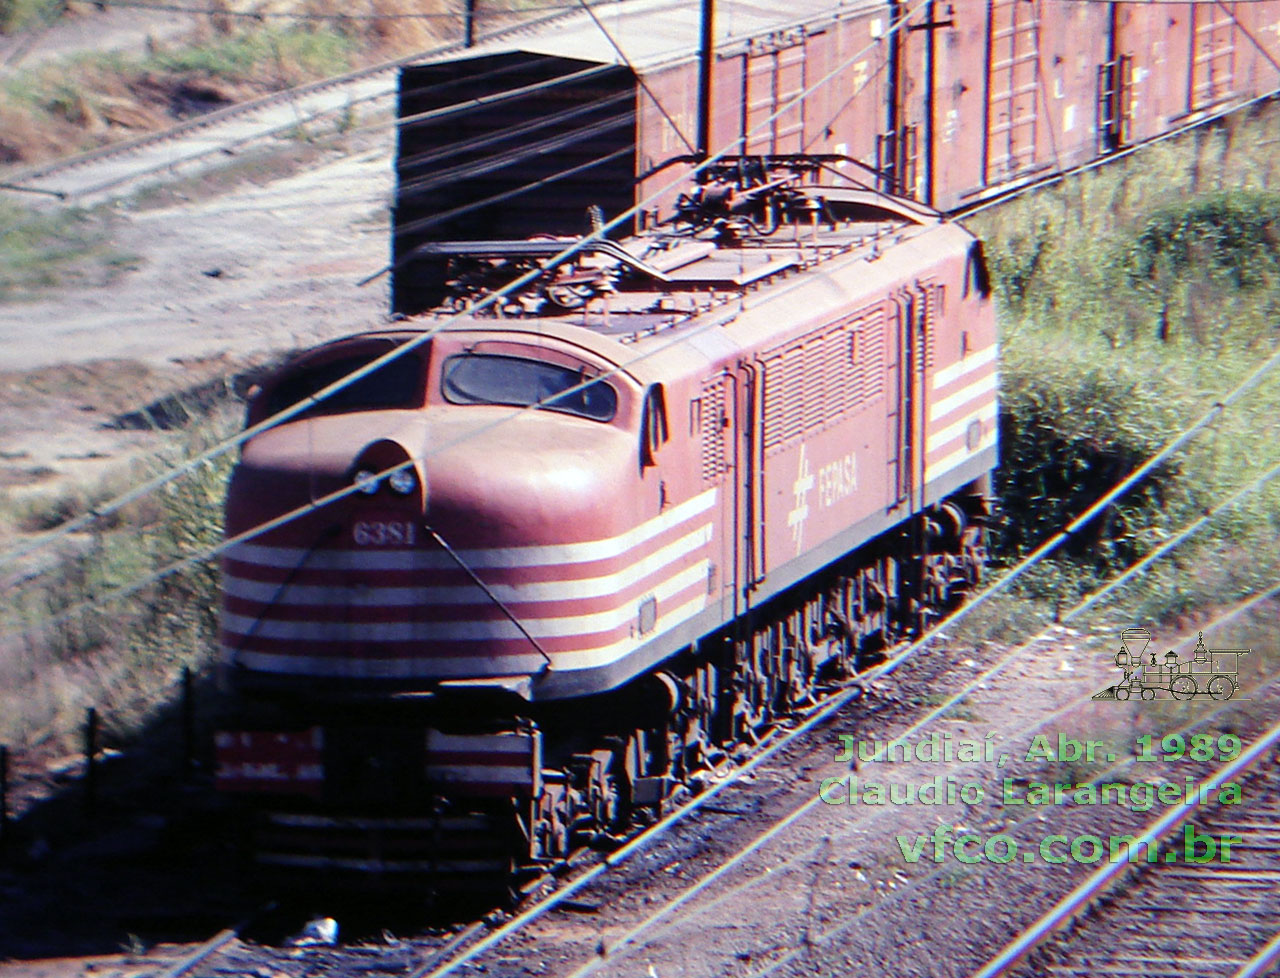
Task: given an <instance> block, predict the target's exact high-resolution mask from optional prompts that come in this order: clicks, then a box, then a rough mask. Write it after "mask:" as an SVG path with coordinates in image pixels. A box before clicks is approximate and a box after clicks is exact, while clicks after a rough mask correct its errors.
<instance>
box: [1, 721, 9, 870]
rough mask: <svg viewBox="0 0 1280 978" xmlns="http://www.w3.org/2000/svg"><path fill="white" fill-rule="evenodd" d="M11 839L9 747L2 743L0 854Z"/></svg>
mask: <svg viewBox="0 0 1280 978" xmlns="http://www.w3.org/2000/svg"><path fill="white" fill-rule="evenodd" d="M8 841H9V748H8V747H6V746H5V745H4V744H0V854H3V853H4V849H5V844H6V843H7V842H8Z"/></svg>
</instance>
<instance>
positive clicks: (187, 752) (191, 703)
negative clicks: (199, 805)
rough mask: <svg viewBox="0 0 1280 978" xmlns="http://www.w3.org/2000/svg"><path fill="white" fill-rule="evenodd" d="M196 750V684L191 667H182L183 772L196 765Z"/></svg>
mask: <svg viewBox="0 0 1280 978" xmlns="http://www.w3.org/2000/svg"><path fill="white" fill-rule="evenodd" d="M195 751H196V701H195V684H194V683H193V681H192V678H191V667H190V666H183V667H182V770H183V773H184V774H185V773H187V772H189V771H191V769H192V768H194V767H195Z"/></svg>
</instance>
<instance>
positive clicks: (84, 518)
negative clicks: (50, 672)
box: [0, 4, 1280, 583]
mask: <svg viewBox="0 0 1280 978" xmlns="http://www.w3.org/2000/svg"><path fill="white" fill-rule="evenodd" d="M920 6H923V4H921V5H918V6H917V8H915V9H914V10H912V11H908V12H907V13H906V14H904V16H903V18H902V19H901V20H900V21H899V22H898V24H896V25H894V26H893V27H892V28H891V29H890V33H892V31H894V30H898V29H900V28H901V27H902V26H903V25H904V24H905V22H906V19H907V17H909V16H910V15H911V14H912V13H914V12H916V10H918V9H919V7H920ZM874 46H875V45H874V44H871V45H867V46H866V47H865V48H863V49H861V50H859V51H858V52H856V53H855V54H854V55H852V56H851V57H850V58H848V59H847V60H846V61H845V62H843V63H841V64H840V65H839V66H837V67H836V68H835V69H834V70H833V71H832V72H829V73H828V74H827V75H826V76H824V77H823V78H821V79H819V80H818V81H817V82H815V83H814V85H813V86H811V87H810V88H807V89H804V90H802V91H801V92H800V93H798V94H797V95H796V96H795V97H794V98H793V99H792V100H791V101H790V102H788V103H786V104H784V105H783V106H782V107H781V108H779V109H778V110H776V111H775V112H774V114H773V115H771V116H770V117H768V118H766V119H765V120H763V121H762V122H761V123H760V124H759V125H757V127H756V129H755V130H752V131H753V132H754V131H756V130H759V129H763V128H764V127H765V126H767V125H770V124H771V122H772V120H773V119H774V118H775V117H776V116H778V115H781V114H783V113H784V112H786V111H788V110H789V109H790V108H791V105H792V102H799V101H802V100H803V99H804V98H806V97H807V95H808V94H809V93H810V92H811V91H813V90H816V89H817V88H818V87H819V86H821V85H823V84H825V83H826V82H827V81H828V80H829V79H831V78H832V77H833V76H836V75H838V74H839V73H840V72H842V71H843V70H844V68H845V67H847V66H848V65H849V64H852V63H854V62H855V61H856V60H857V59H858V58H859V57H861V56H862V55H863V54H865V53H867V52H868V51H870V50H871V49H872V48H873V47H874ZM868 83H869V79H868V81H864V83H863V87H864V88H865V86H866V85H867V84H868ZM859 90H861V89H859ZM735 143H736V141H735ZM732 145H733V144H731V145H730V146H727V147H725V148H723V149H722V150H720V151H719V152H718V153H717V154H716V155H715V156H714V157H712V158H711V160H709V161H708V162H711V161H714V160H715V159H718V158H719V157H721V156H724V155H726V154H727V153H728V152H729V150H730V149H731V148H732ZM705 165H707V164H706V163H704V164H702V166H705ZM700 168H701V167H699V169H700ZM682 182H684V181H683V179H681V180H676V181H673V182H672V183H671V184H669V185H667V186H664V187H663V188H661V189H660V190H658V191H657V192H655V193H654V194H652V195H651V196H650V197H649V198H647V199H646V200H645V201H642V202H641V203H640V204H638V205H636V206H634V207H633V208H631V209H630V210H628V211H626V212H624V213H623V214H622V215H619V217H617V218H615V219H614V220H613V221H611V222H609V223H608V224H607V225H606V226H605V230H608V229H610V228H612V227H614V226H616V225H618V224H620V223H621V222H622V221H623V220H625V219H627V218H629V217H630V216H632V215H634V214H635V213H637V212H638V211H639V210H640V209H642V208H643V207H646V206H648V205H649V203H651V202H652V201H653V200H655V199H657V198H658V197H659V196H661V195H662V194H664V193H666V192H667V191H668V190H669V189H672V188H673V187H674V186H678V185H679V184H680V183H682ZM993 203H994V201H992V202H984V203H983V204H981V205H978V206H976V207H975V208H972V209H970V210H969V211H968V212H969V213H972V212H974V211H977V210H981V209H984V208H985V207H989V206H992V204H993ZM600 234H601V232H593V233H592V234H591V235H588V236H587V237H586V238H584V239H582V240H583V241H584V242H586V241H590V240H594V239H595V237H596V236H598V235H600ZM571 250H572V247H571V248H569V249H566V251H565V252H562V253H561V255H562V256H567V254H569V253H570V252H571ZM560 257H561V256H556V258H555V259H552V261H556V260H558V259H559V258H560ZM388 270H389V268H384V269H382V270H381V271H380V272H378V273H375V274H374V275H372V276H370V277H369V278H367V279H365V280H364V281H366V282H367V281H370V280H372V279H373V278H376V277H378V275H381V274H383V273H385V272H386V271H388ZM530 280H531V279H530V278H528V277H527V276H522V277H521V278H520V279H517V280H515V282H513V283H511V284H510V285H508V286H507V287H506V290H504V291H509V290H514V289H516V288H519V287H523V285H525V284H528V281H530ZM481 308H482V307H481ZM452 321H453V320H450V322H452ZM425 341H426V340H425V339H424V338H420V342H425ZM416 345H418V344H417V343H415V346H416ZM407 352H409V350H408V349H399V350H396V351H393V352H392V353H391V354H388V358H387V359H388V360H389V359H391V358H394V357H395V356H397V355H400V354H401V353H407ZM1278 360H1280V354H1277V356H1276V357H1273V358H1272V359H1271V360H1269V361H1267V363H1266V364H1264V367H1263V368H1261V369H1262V370H1264V371H1265V370H1269V369H1271V368H1272V367H1274V366H1275V365H1276V363H1277V361H1278ZM382 365H383V362H381V361H374V362H373V363H372V364H370V365H368V366H367V367H366V368H364V371H363V372H361V371H356V372H355V373H353V374H352V375H350V376H349V377H346V378H342V379H340V380H339V381H336V382H335V383H334V384H333V385H331V387H330V388H326V389H325V390H324V391H321V392H319V394H318V395H317V396H328V395H330V394H333V393H336V392H337V391H338V390H340V389H342V387H345V386H346V384H348V383H354V382H356V381H357V380H359V379H360V378H361V377H362V376H365V375H366V374H367V373H371V372H372V371H373V370H374V369H377V368H378V367H381V366H382ZM1258 376H1259V374H1255V375H1254V376H1252V377H1250V378H1249V380H1247V381H1246V382H1245V385H1244V386H1242V387H1241V388H1237V391H1236V392H1233V394H1232V395H1229V396H1228V397H1227V398H1226V399H1225V400H1224V401H1223V402H1222V406H1223V407H1225V406H1226V405H1227V404H1230V403H1231V402H1232V401H1233V400H1234V399H1235V398H1236V397H1237V396H1239V395H1240V394H1242V393H1244V392H1245V391H1247V390H1248V389H1249V388H1250V387H1251V386H1253V383H1254V382H1255V381H1256V379H1257V377H1258ZM307 407H310V404H306V405H304V406H303V407H302V408H299V411H300V410H305V408H307ZM1215 412H1216V406H1215V411H1213V412H1210V415H1206V417H1205V418H1204V419H1202V424H1201V425H1200V426H1203V424H1207V423H1209V422H1210V421H1212V420H1213V417H1216V413H1215ZM294 413H298V411H295V412H293V413H289V412H282V414H281V415H280V416H279V417H277V418H274V419H273V418H268V419H266V420H265V421H264V422H263V423H262V425H261V427H255V428H250V429H246V430H245V431H243V432H241V433H239V434H238V435H236V436H234V437H232V438H231V439H228V440H226V441H224V442H222V443H220V444H218V445H215V446H212V447H211V448H210V449H208V450H206V451H205V452H203V453H201V454H200V455H198V456H196V457H195V458H193V459H191V460H190V461H189V462H187V463H185V464H184V465H181V466H177V467H175V468H174V469H172V470H171V471H170V472H168V473H162V474H160V475H158V476H156V477H155V478H153V479H151V480H148V481H147V482H145V483H143V484H142V485H140V486H138V487H136V488H135V489H133V490H127V491H126V492H123V493H121V494H120V495H118V496H116V497H115V498H113V499H111V500H108V501H107V502H104V503H103V504H102V505H100V506H98V507H96V508H94V509H91V510H90V511H88V512H86V513H84V514H82V515H81V516H79V517H76V518H74V519H72V520H69V521H68V522H66V523H64V524H62V525H61V526H58V527H56V528H54V529H52V530H48V531H45V532H44V533H41V534H37V535H35V536H33V537H31V538H30V539H29V540H27V541H24V542H23V543H21V544H19V545H18V546H16V547H14V548H12V549H11V550H9V551H6V552H4V553H0V566H4V565H5V564H6V563H10V562H12V561H13V560H16V559H19V558H21V557H23V556H26V555H27V554H29V553H32V552H34V551H36V550H38V549H41V548H43V547H44V546H47V545H49V544H51V543H54V542H56V541H57V540H59V539H62V538H63V537H65V536H67V535H69V534H71V533H74V532H77V531H79V530H81V529H84V528H85V527H87V526H88V525H89V524H91V523H92V522H94V521H95V520H96V519H98V518H100V517H102V516H106V515H110V514H111V513H114V512H116V511H118V510H119V509H121V508H122V507H124V506H126V505H128V504H129V503H131V502H133V501H135V500H136V499H139V498H142V497H144V496H146V495H148V494H150V493H151V492H153V491H155V490H156V489H158V488H160V487H161V486H163V485H165V484H167V483H169V482H171V481H173V480H174V479H176V478H179V477H180V476H181V475H183V474H185V472H187V471H191V470H192V469H194V468H196V467H197V466H199V465H200V464H203V463H204V462H207V461H210V460H212V459H213V458H216V457H218V456H220V455H222V454H224V453H225V452H227V451H230V450H231V449H233V448H235V447H237V446H238V445H240V444H242V443H243V442H244V441H246V440H248V439H249V438H251V437H253V436H254V435H256V434H258V433H259V432H260V431H261V430H265V428H266V427H268V426H270V425H271V424H275V423H279V422H281V421H284V420H287V419H288V418H289V417H292V416H293V414H294ZM1193 429H1194V430H1199V428H1198V427H1197V426H1193ZM1192 433H1193V432H1190V431H1189V432H1188V434H1189V435H1190V434H1192ZM1177 447H1180V445H1179V444H1175V445H1171V446H1170V447H1169V449H1166V452H1171V451H1174V450H1176V448H1177ZM1163 457H1167V456H1166V455H1165V453H1164V452H1162V453H1161V455H1160V456H1157V457H1156V459H1155V460H1153V462H1152V463H1149V465H1151V464H1158V461H1160V460H1162V458H1163ZM1145 471H1146V470H1145V468H1144V469H1140V470H1139V471H1138V472H1137V473H1135V476H1137V477H1140V476H1141V475H1144V474H1145ZM1136 481H1137V479H1136V478H1135V479H1134V482H1136ZM1125 488H1128V487H1127V486H1126V487H1125ZM1110 502H1111V499H1108V498H1107V497H1104V498H1103V499H1102V500H1099V504H1097V505H1096V507H1095V508H1092V509H1091V510H1090V511H1089V512H1088V513H1086V514H1085V516H1083V517H1081V518H1082V519H1086V520H1087V519H1089V518H1091V517H1092V516H1093V515H1096V513H1097V512H1100V511H1101V510H1102V509H1103V508H1104V507H1105V506H1106V505H1108V504H1109V503H1110ZM1060 542H1061V541H1060V540H1059V541H1057V542H1056V543H1055V542H1052V541H1050V542H1049V543H1046V545H1045V546H1051V547H1056V546H1057V545H1058V544H1059V543H1060ZM1033 556H1034V555H1033ZM1030 559H1031V558H1028V560H1030ZM1010 583H1011V582H1010Z"/></svg>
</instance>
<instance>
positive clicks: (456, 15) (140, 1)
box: [93, 0, 577, 22]
mask: <svg viewBox="0 0 1280 978" xmlns="http://www.w3.org/2000/svg"><path fill="white" fill-rule="evenodd" d="M93 2H94V3H95V4H96V5H97V6H100V7H128V8H132V9H137V10H155V11H158V12H160V13H168V14H191V15H192V16H193V17H234V18H237V19H242V20H256V21H262V20H331V21H344V20H455V21H459V22H461V21H462V19H463V17H464V16H465V12H464V11H461V10H453V11H438V12H433V13H388V14H344V13H333V14H318V13H309V12H305V11H300V12H297V13H290V12H287V11H282V10H263V11H257V12H255V11H251V10H223V9H220V8H217V7H190V6H185V5H182V4H171V3H148V2H147V0H93ZM576 7H577V4H576V3H562V4H561V3H549V4H530V5H529V6H526V7H520V8H518V9H516V8H505V7H503V8H497V9H485V8H483V7H480V6H477V9H476V15H477V16H486V17H494V16H501V15H504V14H521V13H524V12H525V11H529V10H532V11H542V10H573V9H575V8H576Z"/></svg>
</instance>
